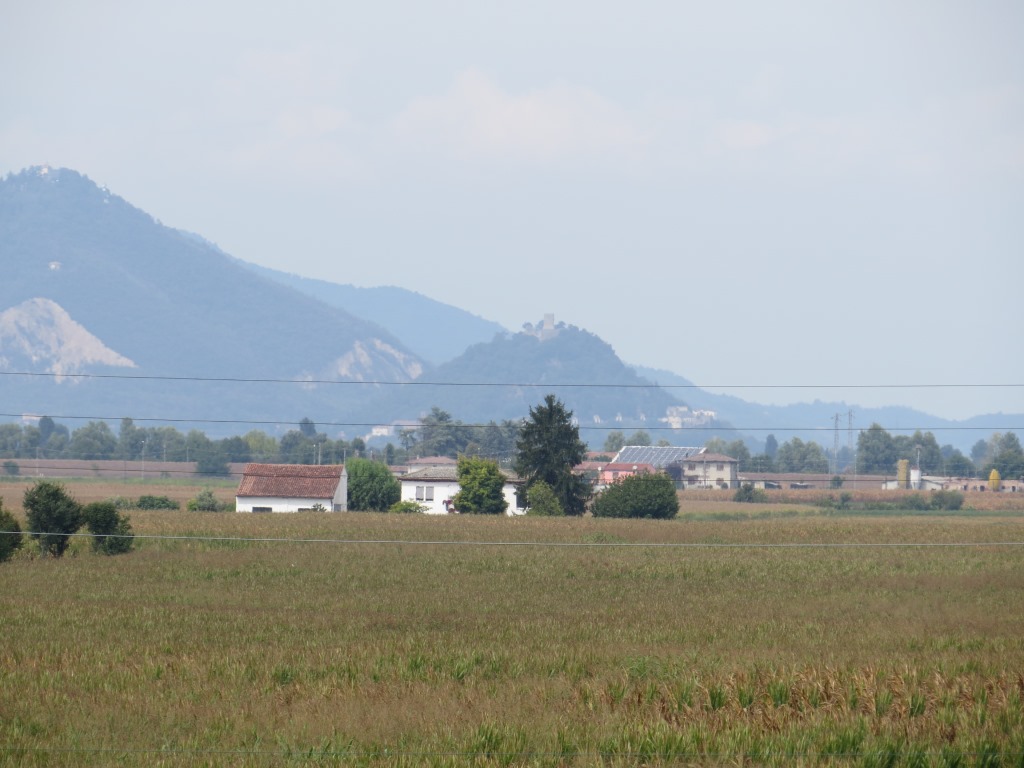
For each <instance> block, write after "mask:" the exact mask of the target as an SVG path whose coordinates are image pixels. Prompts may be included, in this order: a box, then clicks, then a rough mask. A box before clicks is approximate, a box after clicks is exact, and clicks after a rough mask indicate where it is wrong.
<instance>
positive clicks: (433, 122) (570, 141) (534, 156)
mask: <svg viewBox="0 0 1024 768" xmlns="http://www.w3.org/2000/svg"><path fill="white" fill-rule="evenodd" d="M394 128H395V134H396V135H397V137H398V138H399V140H400V141H401V142H402V143H403V144H405V145H407V146H411V147H422V146H428V147H436V146H441V147H444V148H447V149H448V150H450V151H452V152H456V153H462V154H469V155H472V156H477V157H480V156H484V157H492V158H501V159H512V160H531V161H541V162H547V161H555V160H561V159H566V158H572V157H579V156H594V155H601V154H604V153H613V154H616V155H621V154H623V153H629V152H631V151H633V150H635V149H637V148H639V147H642V146H643V145H644V144H645V143H646V142H647V140H648V137H647V135H646V134H645V132H644V131H643V130H641V128H640V126H639V125H638V123H637V122H636V121H635V120H634V119H633V118H632V117H631V116H630V115H629V114H628V113H627V112H626V111H625V110H624V109H622V108H621V107H619V106H618V105H616V104H614V103H612V102H610V101H608V100H607V99H605V98H603V97H602V96H600V95H599V94H597V93H596V92H594V91H592V90H589V89H587V88H582V87H579V86H574V85H569V84H566V83H558V84H554V85H549V86H546V87H543V88H536V89H533V90H529V91H525V92H522V93H509V92H508V91H505V90H503V89H502V88H501V87H500V86H498V85H497V84H496V83H495V82H494V81H493V80H491V79H490V78H488V77H487V76H486V75H485V74H483V73H482V72H480V71H478V70H475V69H470V70H467V71H464V72H462V73H461V74H460V75H459V76H458V77H457V78H456V80H455V82H454V83H453V84H452V87H451V88H449V89H448V91H447V92H446V93H444V94H442V95H440V96H436V97H430V98H421V99H417V100H415V101H413V102H412V103H411V104H410V105H409V106H408V107H407V108H406V109H405V110H403V111H402V112H401V114H399V115H398V117H397V119H396V120H395V126H394Z"/></svg>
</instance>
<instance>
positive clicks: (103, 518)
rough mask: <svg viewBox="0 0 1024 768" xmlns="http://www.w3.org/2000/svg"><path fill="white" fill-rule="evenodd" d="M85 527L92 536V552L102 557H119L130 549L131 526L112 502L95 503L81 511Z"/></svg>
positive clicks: (125, 516)
mask: <svg viewBox="0 0 1024 768" xmlns="http://www.w3.org/2000/svg"><path fill="white" fill-rule="evenodd" d="M82 517H83V519H84V520H85V525H86V527H87V528H88V529H89V533H91V534H92V537H93V539H92V551H93V552H98V553H100V554H103V555H120V554H122V553H124V552H130V551H131V548H132V538H133V537H132V526H131V524H130V523H129V522H128V516H127V515H124V516H122V515H121V514H120V513H119V512H118V511H117V507H116V506H115V505H114V503H113V502H110V501H96V502H93V503H92V504H87V505H86V506H85V508H84V509H83V510H82Z"/></svg>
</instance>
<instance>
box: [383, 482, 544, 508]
mask: <svg viewBox="0 0 1024 768" xmlns="http://www.w3.org/2000/svg"><path fill="white" fill-rule="evenodd" d="M417 487H419V488H422V489H424V492H426V490H427V489H428V488H429V489H431V491H430V495H431V496H432V499H417V498H416V489H417ZM458 492H459V484H458V483H457V482H454V481H443V480H403V481H402V501H413V502H416V503H417V504H420V505H421V506H424V507H426V508H427V509H426V510H425V512H424V514H427V515H447V514H448V508H447V507H445V504H444V502H445V501H446V500H448V501H450V500H452V499H454V498H455V494H457V493H458ZM501 493H502V496H504V497H505V503H506V504H507V505H508V508H507V510H506V512H505V514H508V515H523V514H526V510H525V509H524V508H522V507H519V506H517V504H518V502H517V500H516V486H514V485H513V484H512V483H505V485H504V486H503V487H502V489H501Z"/></svg>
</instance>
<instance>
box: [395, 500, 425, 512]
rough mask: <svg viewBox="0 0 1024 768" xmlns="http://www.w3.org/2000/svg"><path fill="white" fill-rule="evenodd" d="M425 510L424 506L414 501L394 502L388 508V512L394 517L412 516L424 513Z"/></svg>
mask: <svg viewBox="0 0 1024 768" xmlns="http://www.w3.org/2000/svg"><path fill="white" fill-rule="evenodd" d="M427 509H428V508H427V507H426V506H424V505H423V504H418V503H417V502H415V501H396V502H395V503H394V504H392V505H391V506H390V507H388V512H390V513H392V514H395V515H412V514H417V513H423V512H426V511H427Z"/></svg>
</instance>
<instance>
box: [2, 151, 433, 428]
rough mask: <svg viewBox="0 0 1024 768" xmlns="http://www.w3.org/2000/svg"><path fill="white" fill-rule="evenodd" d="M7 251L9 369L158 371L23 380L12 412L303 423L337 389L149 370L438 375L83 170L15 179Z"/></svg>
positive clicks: (388, 340) (368, 326) (372, 327)
mask: <svg viewBox="0 0 1024 768" xmlns="http://www.w3.org/2000/svg"><path fill="white" fill-rule="evenodd" d="M0 253H2V254H3V256H2V258H3V270H4V280H3V281H2V282H0V312H2V313H3V314H2V316H0V318H2V319H0V345H2V346H0V365H2V367H3V370H6V371H28V372H33V373H60V374H63V375H65V376H66V375H68V374H76V373H91V374H97V373H104V374H110V373H126V374H129V375H133V376H143V377H147V378H146V380H145V381H144V382H135V383H130V382H128V383H126V382H124V381H114V380H111V381H98V380H87V381H82V380H80V379H79V380H71V381H69V380H67V379H65V380H63V381H62V380H60V379H54V380H52V381H42V380H39V379H36V380H32V381H24V380H21V381H19V380H18V377H7V380H6V381H5V383H6V384H8V385H9V386H8V387H7V390H8V391H7V393H6V395H7V397H6V398H5V399H7V401H8V402H7V404H8V407H11V408H19V409H22V410H25V411H29V412H41V411H42V412H53V413H59V412H61V411H65V412H67V411H68V410H71V411H73V412H74V413H76V414H77V413H80V412H87V411H88V409H89V408H90V407H115V406H116V407H117V408H118V410H117V411H116V412H115V413H118V414H122V413H125V410H126V408H130V410H131V412H133V413H134V414H135V415H136V416H141V417H145V416H149V415H150V414H153V415H162V416H165V417H172V416H173V417H183V418H188V417H194V418H207V419H209V418H216V417H218V416H220V415H223V414H228V415H231V416H234V417H239V416H243V415H244V416H247V417H249V418H252V417H261V416H265V417H267V418H270V419H281V418H290V419H292V420H298V419H299V418H301V416H302V415H304V412H305V411H308V410H310V409H313V408H315V409H317V410H320V409H323V408H325V407H326V405H327V404H328V403H330V402H332V401H333V400H334V399H335V398H336V397H337V395H338V393H337V391H333V392H330V391H324V387H319V388H318V387H315V386H313V385H309V386H307V387H305V388H304V389H300V388H298V387H297V386H294V385H290V386H289V385H276V390H274V389H272V388H271V387H270V386H264V387H261V388H257V387H255V386H253V385H237V384H236V385H235V386H234V387H227V386H224V385H215V384H202V385H201V384H199V383H197V382H187V381H186V382H167V381H163V382H162V383H161V382H160V381H159V380H156V379H152V378H149V377H185V378H188V377H204V378H271V379H307V380H321V379H332V380H333V379H346V380H356V381H409V380H411V379H412V378H415V377H416V376H418V375H420V374H421V373H422V371H423V369H424V363H423V361H422V360H421V359H420V358H419V357H418V356H417V355H415V354H414V353H413V352H411V351H410V350H408V349H407V348H406V347H405V346H404V345H403V344H402V342H401V341H400V340H399V339H397V338H396V337H394V336H393V335H392V334H391V333H389V332H388V331H386V330H385V329H383V328H381V327H380V326H378V325H376V324H374V323H371V322H369V321H367V320H364V319H361V318H358V317H355V316H354V315H352V314H350V313H348V312H345V311H344V310H342V309H340V308H337V307H331V306H328V305H326V304H324V303H322V302H319V301H316V300H313V299H311V298H310V297H308V296H305V295H303V294H300V293H298V292H296V291H294V290H292V289H290V288H287V287H285V286H282V285H280V284H279V283H277V282H274V281H271V280H267V279H265V278H262V277H260V276H259V275H256V274H254V273H253V272H252V271H250V270H247V269H244V268H243V267H241V266H239V265H238V264H237V263H235V262H234V261H233V260H232V259H230V258H229V257H227V256H226V255H225V254H223V253H221V252H220V251H218V250H217V249H215V248H213V247H211V246H210V245H208V244H206V243H203V242H202V241H200V240H198V239H196V238H194V237H189V236H186V235H184V234H183V233H181V232H178V231H176V230H173V229H170V228H168V227H165V226H163V225H162V224H160V223H159V222H157V221H156V220H154V219H153V218H152V217H151V216H149V215H148V214H146V213H145V212H143V211H141V210H139V209H137V208H134V207H133V206H131V205H130V204H128V203H127V202H126V201H124V200H123V199H121V198H119V197H117V196H116V195H113V194H111V193H110V192H108V191H107V190H105V189H102V188H100V187H98V186H97V185H96V184H94V183H93V182H92V181H90V180H89V179H88V178H86V177H84V176H82V175H80V174H78V173H76V172H75V171H71V170H66V169H50V168H45V167H43V168H32V169H29V170H27V171H23V172H21V173H19V174H15V175H11V176H8V177H7V178H6V179H4V180H3V181H2V182H0ZM89 350H91V351H89ZM128 384H132V385H131V386H128ZM366 394H369V390H368V389H366V388H363V390H362V391H361V392H356V391H355V390H350V391H348V392H346V399H347V400H348V401H349V402H352V401H354V400H359V399H361V398H362V397H363V396H364V395H366ZM76 404H78V405H80V407H81V409H80V410H77V409H76V407H75V406H76ZM101 415H105V414H101Z"/></svg>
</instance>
